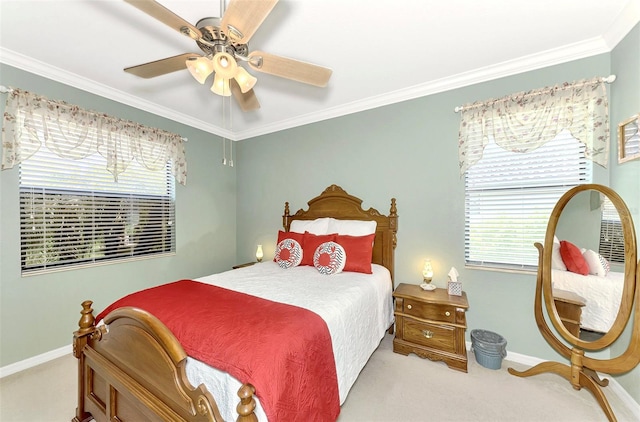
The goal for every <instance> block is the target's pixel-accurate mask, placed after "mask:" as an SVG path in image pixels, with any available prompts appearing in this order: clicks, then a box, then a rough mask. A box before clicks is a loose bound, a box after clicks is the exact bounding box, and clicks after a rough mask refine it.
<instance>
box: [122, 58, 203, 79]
mask: <svg viewBox="0 0 640 422" xmlns="http://www.w3.org/2000/svg"><path fill="white" fill-rule="evenodd" d="M191 57H200V55H199V54H195V53H185V54H180V55H177V56H173V57H167V58H166V59H160V60H156V61H153V62H149V63H144V64H139V65H137V66H131V67H127V68H125V69H124V71H125V72H127V73H131V74H132V75H136V76H140V77H141V78H146V79H149V78H155V77H156V76H160V75H165V74H167V73H171V72H175V71H177V70H183V69H186V68H187V59H188V58H191Z"/></svg>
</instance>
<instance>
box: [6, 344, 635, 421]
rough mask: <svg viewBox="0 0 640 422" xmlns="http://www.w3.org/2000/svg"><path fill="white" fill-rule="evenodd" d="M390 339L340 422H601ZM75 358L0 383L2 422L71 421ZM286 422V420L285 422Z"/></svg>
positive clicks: (563, 400)
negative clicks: (399, 350) (402, 351)
mask: <svg viewBox="0 0 640 422" xmlns="http://www.w3.org/2000/svg"><path fill="white" fill-rule="evenodd" d="M392 339H393V337H392V336H391V335H387V336H385V338H384V339H383V341H382V343H381V344H380V347H379V348H378V350H377V351H376V352H375V353H374V354H373V356H372V357H371V359H370V361H369V363H368V364H367V366H366V367H365V368H364V370H363V371H362V373H361V374H360V377H359V378H358V380H357V381H356V384H355V385H354V386H353V388H352V389H351V392H350V393H349V396H348V398H347V401H346V402H345V403H344V405H343V406H342V411H341V414H340V417H339V419H338V422H375V421H380V422H396V421H397V422H419V421H459V422H465V421H544V422H564V421H576V422H577V421H580V422H585V421H606V420H607V418H606V417H605V414H604V412H603V411H602V410H601V409H600V406H599V405H598V404H597V402H596V400H595V399H594V397H593V396H592V395H591V393H590V392H589V391H587V390H585V389H582V390H580V391H576V390H574V389H573V388H572V387H571V385H570V384H569V382H568V381H566V380H565V379H564V378H562V377H560V376H558V375H554V374H542V375H537V376H534V377H530V378H519V377H515V376H513V375H510V374H509V373H508V372H507V368H508V367H509V366H513V367H515V368H516V369H519V370H522V369H527V367H525V366H522V365H518V364H513V363H511V362H508V361H506V360H505V361H503V362H502V368H501V369H499V370H491V369H487V368H484V367H482V366H480V365H479V364H478V363H476V361H475V359H474V356H473V354H470V355H469V372H468V373H466V374H465V373H462V372H459V371H455V370H452V369H449V368H448V367H447V366H446V365H445V364H443V363H441V362H431V361H429V360H425V359H421V358H419V357H417V356H415V355H409V356H403V355H399V354H396V353H393V351H392ZM604 390H605V392H606V394H607V397H608V399H609V402H610V404H611V406H612V408H613V409H614V412H615V413H616V417H617V418H618V421H620V422H627V421H628V422H632V421H638V420H640V415H638V414H635V415H634V414H633V411H634V409H629V408H628V407H626V406H625V404H624V402H622V401H621V400H620V399H619V398H618V397H617V396H616V395H615V394H613V393H612V392H611V390H610V388H609V387H607V388H605V389H604ZM75 396H76V360H75V359H74V358H73V357H72V356H71V355H69V356H68V357H67V356H65V357H62V358H59V359H56V360H54V361H51V362H49V363H46V364H43V365H40V366H38V367H35V368H31V369H28V370H26V371H22V372H20V373H17V374H13V375H10V376H8V377H5V378H3V379H2V380H0V421H2V422H19V421H29V422H57V421H69V420H71V418H72V417H73V416H74V413H75V406H76V403H75ZM287 422H288V421H287Z"/></svg>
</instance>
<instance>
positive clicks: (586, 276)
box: [547, 189, 628, 348]
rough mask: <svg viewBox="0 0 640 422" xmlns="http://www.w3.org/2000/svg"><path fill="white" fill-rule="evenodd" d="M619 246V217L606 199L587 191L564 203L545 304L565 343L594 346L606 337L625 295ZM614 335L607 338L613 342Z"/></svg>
mask: <svg viewBox="0 0 640 422" xmlns="http://www.w3.org/2000/svg"><path fill="white" fill-rule="evenodd" d="M624 245H625V243H624V233H623V230H622V223H621V219H620V215H619V214H618V212H617V210H616V208H615V207H614V205H613V202H612V201H611V199H610V198H609V197H607V196H606V195H605V194H603V193H601V192H600V191H598V190H593V189H588V190H584V191H581V192H577V193H576V194H575V195H574V196H573V197H572V198H571V199H569V201H568V202H567V203H566V205H565V207H564V209H563V210H562V212H561V213H560V216H559V217H558V223H557V226H556V228H555V232H554V238H553V247H552V251H551V253H552V256H551V292H552V295H553V300H552V301H550V302H547V304H548V305H553V307H554V308H555V313H554V312H553V310H549V312H548V313H549V315H551V314H554V315H557V317H558V320H559V322H560V323H561V324H562V325H563V326H564V328H565V329H566V331H567V332H568V334H569V335H570V336H571V337H569V338H568V339H567V335H564V336H563V337H565V339H567V340H569V339H572V340H573V338H575V339H576V340H575V341H577V340H582V341H584V342H596V341H597V340H600V339H601V338H602V337H603V336H604V335H605V334H607V333H609V332H611V328H612V327H613V325H614V322H615V320H616V319H617V318H618V313H619V311H620V303H621V300H622V293H623V290H624V283H625V278H624V268H625V265H624V264H625V254H624ZM622 318H623V319H625V320H626V319H627V318H628V316H626V315H625V314H623V315H622ZM623 327H624V326H623ZM618 331H619V332H617V333H613V334H611V336H612V337H616V338H617V336H618V335H619V334H620V333H621V332H622V330H618ZM614 340H615V338H614ZM591 346H592V347H593V345H591ZM595 348H599V346H598V343H596V346H595Z"/></svg>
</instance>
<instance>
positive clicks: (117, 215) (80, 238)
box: [19, 133, 175, 274]
mask: <svg viewBox="0 0 640 422" xmlns="http://www.w3.org/2000/svg"><path fill="white" fill-rule="evenodd" d="M56 135H58V136H59V134H56V133H49V136H56ZM56 141H57V142H61V140H60V139H57V140H56ZM67 141H68V142H73V139H69V140H67ZM113 179H114V178H113V175H112V174H111V173H109V172H108V171H107V170H106V165H105V158H103V157H102V156H101V155H99V154H93V155H91V156H89V157H86V158H83V159H78V160H71V159H64V158H60V157H59V156H58V155H56V154H54V153H52V152H51V151H50V150H49V149H48V148H47V147H46V146H45V145H43V146H42V147H41V148H40V150H39V151H38V152H36V153H35V154H34V155H33V156H31V157H30V158H29V159H28V160H25V161H23V162H22V163H21V164H20V176H19V183H20V238H21V243H20V250H21V267H22V272H23V274H25V273H33V272H42V271H51V270H56V269H60V268H66V267H76V266H81V265H94V264H99V263H105V262H109V261H115V260H123V259H132V258H139V257H143V256H149V255H154V254H164V253H174V252H175V224H174V222H175V185H174V177H173V175H172V169H171V163H170V162H167V164H166V166H165V168H164V170H163V171H155V172H154V171H150V170H148V169H146V168H145V167H143V166H142V165H140V164H139V163H137V162H136V161H135V160H133V161H132V162H131V163H130V164H129V166H128V167H127V170H126V171H125V172H124V173H121V174H120V175H119V176H118V182H114V180H113Z"/></svg>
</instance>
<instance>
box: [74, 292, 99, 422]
mask: <svg viewBox="0 0 640 422" xmlns="http://www.w3.org/2000/svg"><path fill="white" fill-rule="evenodd" d="M91 305H93V302H92V301H90V300H85V301H84V302H82V310H81V311H80V314H82V316H81V317H80V321H78V326H79V327H80V328H79V329H78V330H77V331H75V332H74V333H73V356H75V358H76V359H78V407H76V416H75V417H74V418H73V419H72V421H73V422H82V421H85V420H89V419H91V418H92V416H91V414H90V413H88V412H86V411H85V410H84V409H85V407H84V396H85V382H84V380H85V373H84V367H85V365H84V353H82V352H83V349H84V347H85V346H86V345H87V341H88V339H89V337H90V336H91V335H93V333H94V332H95V329H96V326H95V322H96V319H95V317H94V316H93V309H92V308H91Z"/></svg>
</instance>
